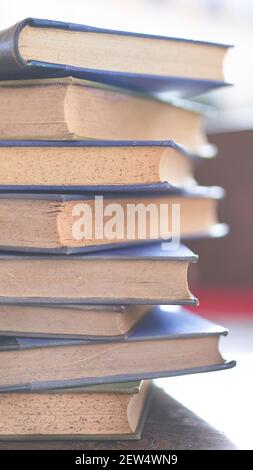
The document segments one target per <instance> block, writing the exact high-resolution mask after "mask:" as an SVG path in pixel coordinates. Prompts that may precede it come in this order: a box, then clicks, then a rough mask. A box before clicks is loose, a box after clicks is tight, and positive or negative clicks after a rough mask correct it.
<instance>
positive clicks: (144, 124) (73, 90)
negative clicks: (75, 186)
mask: <svg viewBox="0 0 253 470" xmlns="http://www.w3.org/2000/svg"><path fill="white" fill-rule="evenodd" d="M0 100H1V116H0V131H1V138H2V139H14V140H16V139H29V140H34V139H39V140H41V139H42V140H45V139H50V140H52V139H55V140H60V141H61V140H72V141H73V140H81V139H105V140H168V139H171V140H174V141H176V142H179V143H181V145H184V146H185V147H187V148H189V149H190V151H191V152H192V153H194V154H200V155H201V156H202V155H207V156H208V155H210V154H212V153H213V152H214V148H213V146H211V145H210V144H209V143H208V140H207V137H206V135H205V133H204V128H203V120H204V119H203V114H204V113H206V112H208V109H209V108H206V107H203V106H200V105H197V104H196V103H195V104H193V103H191V104H189V103H188V102H187V103H186V102H185V101H182V100H173V101H172V102H171V101H168V99H165V97H164V98H162V97H160V98H158V97H156V98H155V97H152V98H151V97H148V96H146V95H141V94H136V93H131V94H130V93H128V92H126V91H124V90H119V89H117V88H112V87H111V88H110V87H104V86H102V85H101V84H98V83H95V82H89V81H86V80H78V79H75V78H73V77H66V78H58V79H40V80H39V79H38V80H23V81H22V80H21V81H19V80H18V81H2V82H1V81H0ZM24 102H25V104H26V105H25V106H23V103H24ZM123 109H124V112H122V110H123ZM49 122H50V125H48V123H49ZM41 146H42V147H43V144H41Z"/></svg>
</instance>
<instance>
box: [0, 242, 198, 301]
mask: <svg viewBox="0 0 253 470" xmlns="http://www.w3.org/2000/svg"><path fill="white" fill-rule="evenodd" d="M196 260H197V256H196V255H195V254H194V253H192V252H191V251H190V250H189V249H188V248H186V247H185V246H183V245H180V246H179V247H178V248H175V249H173V250H172V249H163V247H162V246H161V244H160V243H155V244H149V245H143V246H138V247H127V248H117V249H114V250H106V251H104V252H102V251H100V252H98V253H88V254H85V255H74V254H73V255H51V256H50V255H36V254H33V255H32V254H30V255H28V254H23V255H22V254H19V255H14V254H8V253H5V254H4V253H0V302H2V303H5V302H6V301H8V300H9V301H11V302H13V303H15V302H24V303H26V302H29V303H40V302H45V303H48V302H49V303H50V302H52V303H54V302H55V303H69V304H76V303H77V304H79V303H81V304H83V303H84V304H93V303H96V304H112V303H114V304H120V305H122V304H135V303H140V304H144V305H146V304H157V303H163V304H181V303H186V304H195V303H196V299H195V298H194V297H193V295H192V294H191V292H190V291H189V288H188V282H187V271H188V266H189V264H190V263H192V262H195V261H196Z"/></svg>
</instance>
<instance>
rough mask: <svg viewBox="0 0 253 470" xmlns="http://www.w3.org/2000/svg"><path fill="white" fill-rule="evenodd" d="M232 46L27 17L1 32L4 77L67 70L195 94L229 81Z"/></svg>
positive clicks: (88, 76) (124, 83)
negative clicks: (226, 67) (228, 54)
mask: <svg viewBox="0 0 253 470" xmlns="http://www.w3.org/2000/svg"><path fill="white" fill-rule="evenodd" d="M228 47H229V46H227V45H224V44H217V43H209V42H205V41H195V40H189V39H182V38H172V37H171V38H170V37H166V36H152V35H149V34H138V33H131V32H125V31H115V30H110V29H102V28H94V27H91V26H86V25H79V24H73V23H64V22H61V21H50V20H43V19H37V18H27V19H25V20H23V21H21V22H19V23H17V24H16V25H14V26H12V27H10V28H9V29H7V30H4V31H2V32H1V36H0V60H1V64H2V67H1V76H0V77H1V78H2V79H11V78H14V79H15V78H18V79H20V78H31V77H55V76H62V75H66V74H67V75H74V76H77V77H81V78H86V79H89V80H94V81H98V82H103V83H106V84H112V85H117V86H120V87H122V88H128V89H133V90H141V91H143V90H144V91H149V92H155V91H164V90H173V92H174V93H175V92H176V93H177V94H183V95H193V94H197V93H203V92H204V91H207V90H209V89H212V88H217V87H220V86H222V85H224V84H225V82H224V76H223V70H222V66H223V59H224V56H225V53H226V52H227V49H228ZM175 58H176V60H175Z"/></svg>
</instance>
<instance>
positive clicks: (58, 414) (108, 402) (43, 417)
mask: <svg viewBox="0 0 253 470" xmlns="http://www.w3.org/2000/svg"><path fill="white" fill-rule="evenodd" d="M151 398H152V386H151V384H150V383H149V382H148V381H145V382H141V381H136V382H125V383H114V384H105V385H96V386H95V385H93V386H92V385H90V386H87V387H75V388H72V389H71V388H69V389H62V390H50V391H47V392H46V391H44V392H24V393H20V392H16V393H1V394H0V414H1V423H0V440H5V439H8V440H9V439H15V440H22V439H29V440H30V439H33V440H34V439H43V440H45V439H61V440H62V439H84V440H86V439H92V440H94V439H95V440H99V439H110V440H113V439H126V440H129V439H139V438H140V436H141V431H142V427H143V424H144V421H145V417H146V414H147V411H148V408H149V404H150V401H151Z"/></svg>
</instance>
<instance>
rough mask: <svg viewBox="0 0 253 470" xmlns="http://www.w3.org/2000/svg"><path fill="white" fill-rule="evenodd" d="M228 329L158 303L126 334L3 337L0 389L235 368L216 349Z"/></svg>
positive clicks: (60, 385)
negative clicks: (94, 337) (83, 337)
mask: <svg viewBox="0 0 253 470" xmlns="http://www.w3.org/2000/svg"><path fill="white" fill-rule="evenodd" d="M226 333H227V332H226V330H224V329H223V328H222V327H220V326H218V325H215V324H214V323H212V322H209V321H208V320H205V319H203V318H201V317H198V316H196V315H193V314H192V313H189V312H187V311H185V310H181V311H176V312H175V311H173V310H171V309H170V307H169V306H166V307H163V306H156V307H154V309H152V311H151V312H150V313H149V314H148V315H147V316H146V317H145V318H144V319H143V320H142V321H141V322H140V323H139V325H137V327H136V328H135V329H134V330H133V332H132V333H130V334H129V335H128V336H127V337H126V338H121V339H115V340H113V341H112V340H111V341H105V340H102V341H94V340H93V341H91V340H90V341H89V340H67V339H65V340H63V339H62V340H60V339H58V340H56V339H54V340H53V339H31V338H12V339H11V338H8V337H3V338H2V340H1V343H2V348H1V352H0V359H1V360H0V388H1V391H15V390H23V391H25V390H43V389H50V388H61V387H72V386H80V385H88V384H99V383H110V382H125V381H131V380H140V379H148V378H154V377H166V376H170V375H178V374H189V373H195V372H205V371H211V370H218V369H224V368H226V367H232V366H233V365H234V362H228V363H227V362H226V361H224V359H223V358H222V356H221V354H220V353H219V350H218V341H219V338H220V335H223V334H226Z"/></svg>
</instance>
